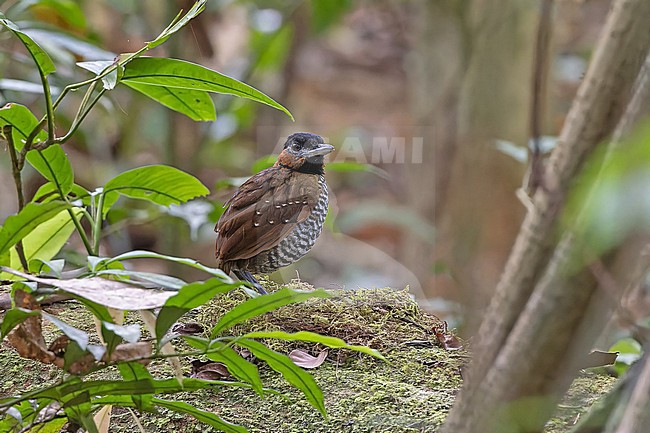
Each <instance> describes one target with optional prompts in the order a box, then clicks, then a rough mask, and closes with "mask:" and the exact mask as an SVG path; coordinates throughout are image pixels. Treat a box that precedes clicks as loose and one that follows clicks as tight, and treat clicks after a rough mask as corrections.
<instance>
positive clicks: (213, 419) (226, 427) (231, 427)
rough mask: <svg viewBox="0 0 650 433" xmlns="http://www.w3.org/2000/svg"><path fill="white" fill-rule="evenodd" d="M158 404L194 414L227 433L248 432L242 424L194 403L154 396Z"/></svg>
mask: <svg viewBox="0 0 650 433" xmlns="http://www.w3.org/2000/svg"><path fill="white" fill-rule="evenodd" d="M152 403H153V404H155V405H156V406H160V407H164V408H167V409H170V410H173V411H174V412H179V413H184V414H187V415H192V416H193V417H194V418H196V419H197V420H199V421H201V422H204V423H206V424H208V425H211V426H212V427H214V428H216V429H219V430H221V431H224V432H226V433H246V432H248V430H247V429H246V428H244V427H242V426H240V425H237V424H231V423H229V422H228V421H224V420H223V419H221V418H219V417H218V416H217V415H215V414H213V413H212V412H206V411H204V410H200V409H197V408H195V407H194V406H192V405H189V404H187V403H184V402H182V401H168V400H162V399H160V398H154V399H153V401H152Z"/></svg>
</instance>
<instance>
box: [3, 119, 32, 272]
mask: <svg viewBox="0 0 650 433" xmlns="http://www.w3.org/2000/svg"><path fill="white" fill-rule="evenodd" d="M2 133H3V135H4V136H5V139H6V140H7V147H9V155H10V156H11V173H12V174H13V177H14V186H15V187H16V196H17V197H18V210H19V211H20V210H22V209H23V208H24V207H25V196H24V194H23V179H22V174H21V172H22V168H23V162H24V160H23V159H22V158H19V155H18V154H17V153H16V148H15V147H14V137H13V125H5V126H4V127H3V128H2ZM16 252H17V253H18V258H19V259H20V264H21V265H22V266H23V269H24V270H25V271H27V270H28V266H27V258H26V257H25V250H24V249H23V243H22V241H19V242H18V243H17V244H16Z"/></svg>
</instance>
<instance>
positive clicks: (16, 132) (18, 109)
mask: <svg viewBox="0 0 650 433" xmlns="http://www.w3.org/2000/svg"><path fill="white" fill-rule="evenodd" d="M38 123H39V122H38V119H37V118H36V116H34V115H33V114H32V112H31V111H29V109H28V108H27V107H25V106H24V105H20V104H14V103H9V104H7V105H5V106H4V107H2V108H0V131H1V130H2V127H3V126H5V125H12V126H13V129H12V136H13V139H14V147H15V148H16V150H21V149H22V148H23V147H24V146H25V140H26V139H27V137H28V136H29V134H31V132H32V130H33V129H34V128H36V127H37V126H38ZM46 138H47V132H45V131H44V130H41V131H40V132H39V133H38V134H37V135H36V140H37V141H42V140H45V139H46Z"/></svg>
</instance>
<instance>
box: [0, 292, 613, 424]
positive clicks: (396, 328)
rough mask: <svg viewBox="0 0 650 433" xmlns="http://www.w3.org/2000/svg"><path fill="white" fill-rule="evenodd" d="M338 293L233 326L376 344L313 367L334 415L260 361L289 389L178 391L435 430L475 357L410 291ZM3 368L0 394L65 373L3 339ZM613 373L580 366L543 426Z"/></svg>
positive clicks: (200, 318) (254, 416) (284, 412)
mask: <svg viewBox="0 0 650 433" xmlns="http://www.w3.org/2000/svg"><path fill="white" fill-rule="evenodd" d="M293 284H294V285H300V283H293ZM333 294H334V297H333V298H331V299H312V300H309V301H306V302H303V303H300V304H295V305H289V306H285V307H282V308H280V309H279V310H276V311H274V312H272V313H267V314H265V315H263V316H261V317H258V318H255V319H252V320H249V321H248V322H246V323H244V324H241V325H238V326H236V327H235V328H233V329H232V330H231V331H232V334H233V335H239V334H242V333H245V332H248V331H251V330H283V331H286V332H297V331H300V330H308V331H314V332H318V333H321V334H324V335H329V336H334V337H339V338H342V339H344V340H345V341H346V342H348V343H350V344H363V345H367V346H370V347H372V348H374V349H377V350H379V351H380V352H381V353H382V354H383V355H384V356H385V357H386V361H382V360H380V359H376V358H372V357H370V356H368V355H364V354H360V353H357V352H352V351H349V350H333V349H330V350H329V351H328V353H327V357H326V360H325V362H324V363H323V364H322V365H320V366H319V367H317V368H314V369H311V370H310V372H311V373H312V374H313V376H314V378H315V380H316V382H317V383H318V385H319V386H320V387H321V389H322V390H323V394H324V396H325V404H326V407H327V411H328V416H329V420H325V419H323V417H322V416H321V415H320V414H319V413H318V411H317V410H316V409H314V408H313V407H311V406H310V405H309V404H308V403H307V401H306V400H305V398H304V396H303V395H302V394H301V393H300V392H299V391H298V390H296V389H295V388H292V387H291V386H290V385H289V384H288V383H287V382H285V381H284V380H283V379H282V377H281V376H280V375H279V374H278V373H276V372H274V371H273V370H271V369H270V368H268V367H267V366H266V365H265V364H259V365H258V366H259V368H260V376H261V377H262V380H263V382H264V384H265V386H266V387H268V388H271V389H275V390H277V391H279V392H280V393H282V394H283V395H284V396H280V395H273V394H272V395H267V396H265V398H264V399H261V398H260V397H259V396H258V395H257V394H255V393H254V392H253V391H251V390H248V389H242V388H230V387H224V388H222V389H220V390H204V391H201V392H195V393H184V394H181V395H177V396H176V398H178V399H180V400H183V401H186V402H188V403H190V404H192V405H195V406H196V407H198V408H200V409H204V410H209V411H213V412H215V413H217V414H218V415H219V416H221V417H222V418H223V419H225V420H228V421H230V422H233V423H237V424H241V425H243V426H245V427H246V428H248V429H249V430H250V431H251V432H283V433H284V432H286V433H292V432H309V433H315V432H332V431H339V432H395V433H399V432H434V431H436V429H437V427H438V426H440V424H441V423H442V422H443V421H444V419H445V416H446V415H447V413H448V412H449V410H450V409H451V407H452V405H453V402H454V398H455V396H456V393H457V392H458V390H459V388H460V386H461V384H462V374H463V370H464V368H465V366H466V364H467V363H468V361H469V355H468V353H467V351H465V350H464V349H459V350H447V349H445V348H442V347H441V344H440V342H439V338H438V337H436V332H435V331H436V330H438V331H440V330H441V329H442V328H441V327H442V323H441V322H440V320H439V319H438V318H436V317H435V316H432V315H429V314H427V313H425V312H423V311H422V310H421V309H420V308H419V307H418V305H417V303H416V302H415V301H413V299H412V297H411V296H410V294H409V293H408V291H406V290H401V291H396V290H393V289H373V290H365V289H362V290H353V291H349V290H348V291H344V290H339V291H333ZM244 299H246V295H245V294H244V293H243V292H241V291H234V292H231V293H230V294H228V295H225V296H222V297H218V298H215V299H213V300H212V301H211V302H210V303H208V304H206V305H204V306H203V307H202V308H200V309H198V310H195V311H192V312H191V314H188V315H186V317H184V318H183V319H181V320H182V322H185V323H194V324H197V323H198V324H200V325H201V326H202V327H203V328H204V329H208V330H209V329H210V328H211V326H212V325H214V324H215V323H216V320H217V319H218V318H219V317H220V316H221V315H222V314H223V313H224V312H225V311H227V310H229V309H230V308H232V307H233V306H234V305H236V304H237V303H239V302H241V301H243V300H244ZM46 310H47V311H49V312H50V313H52V314H56V315H58V316H60V318H62V319H63V320H65V321H67V322H68V323H70V324H72V325H74V326H76V327H78V328H80V329H83V330H85V331H87V332H89V333H95V331H94V329H95V325H94V322H93V319H92V317H91V316H90V315H89V313H88V312H87V310H85V308H83V307H82V306H80V305H79V304H77V303H75V302H72V301H71V302H64V303H59V304H55V305H52V306H49V307H46ZM127 321H130V322H138V321H139V318H138V315H137V314H136V313H129V315H128V316H127ZM44 332H45V337H46V341H51V340H52V339H54V338H55V337H56V336H57V335H58V333H59V332H60V331H58V329H57V328H56V327H54V326H53V325H51V324H49V323H48V322H45V323H44ZM265 343H266V344H267V345H268V346H270V347H271V348H272V349H274V350H276V351H278V352H281V353H286V354H288V353H289V352H290V351H292V350H294V349H300V350H303V351H305V352H308V353H310V354H312V355H314V356H316V355H318V354H319V353H320V352H321V351H323V350H324V348H323V347H322V346H319V345H315V344H311V343H310V344H307V343H301V342H284V341H277V340H268V341H265ZM181 349H182V348H181ZM191 361H192V360H191V359H183V360H182V362H183V365H184V368H185V369H186V371H187V374H190V371H191ZM150 370H151V372H152V374H153V375H154V376H155V377H157V378H169V377H172V372H171V368H170V367H169V365H168V364H167V363H166V362H165V361H154V362H152V363H151V364H150ZM0 371H2V372H3V373H4V380H3V381H2V383H0V397H1V396H7V395H14V394H16V393H20V392H22V391H26V390H31V389H34V388H35V387H38V386H45V385H47V384H51V383H54V382H55V381H57V380H59V379H60V378H62V373H61V372H60V371H59V370H57V369H56V368H54V367H52V366H48V365H43V364H40V363H37V362H35V361H31V360H24V359H21V358H20V357H18V355H17V354H16V353H15V351H14V350H13V349H12V348H11V347H10V346H9V345H8V344H7V343H6V342H3V344H2V347H1V348H0ZM92 377H93V378H118V377H119V375H118V373H117V372H116V371H114V370H113V369H110V368H109V369H107V370H104V371H102V372H101V373H96V374H94V375H92ZM614 381H615V378H612V377H610V376H609V375H607V374H604V373H595V372H582V373H581V374H580V376H579V377H578V378H577V379H576V380H575V381H574V383H573V385H572V387H571V389H570V391H569V392H568V394H567V396H566V398H565V401H564V402H563V403H562V404H561V405H560V407H559V409H558V412H557V414H556V416H555V417H554V418H553V419H552V420H551V421H550V422H549V424H548V426H547V430H546V433H560V432H566V431H568V430H569V429H570V427H571V426H572V425H573V424H574V423H575V422H576V421H577V419H579V418H580V416H581V414H583V413H584V412H586V411H587V410H588V409H589V407H590V406H591V405H592V404H593V402H594V401H595V400H596V399H597V398H598V397H600V396H601V395H602V394H604V393H606V392H607V391H608V390H609V389H610V388H611V386H612V385H613V383H614ZM169 397H170V396H168V398H169ZM137 416H138V418H139V423H140V424H141V425H142V427H143V429H144V431H146V432H151V433H154V432H155V433H158V432H192V431H196V432H199V431H213V430H212V429H211V428H209V427H206V426H205V425H203V424H200V423H199V422H198V421H196V420H194V419H191V418H189V417H186V416H182V415H178V414H176V413H173V412H170V411H167V410H165V409H162V410H160V412H159V413H155V414H152V413H144V414H138V415H137ZM133 431H138V430H137V426H136V423H135V421H134V419H133V415H132V413H130V412H128V411H126V410H122V409H115V408H114V409H113V417H112V420H111V428H110V432H111V433H117V432H133Z"/></svg>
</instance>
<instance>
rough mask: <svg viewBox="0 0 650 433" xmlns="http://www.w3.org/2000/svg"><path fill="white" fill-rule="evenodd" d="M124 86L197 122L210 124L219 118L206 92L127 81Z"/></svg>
mask: <svg viewBox="0 0 650 433" xmlns="http://www.w3.org/2000/svg"><path fill="white" fill-rule="evenodd" d="M124 84H126V85H127V86H129V87H130V88H132V89H133V90H137V91H138V92H140V93H142V94H143V95H145V96H147V97H149V98H151V99H153V100H154V101H156V102H159V103H160V104H162V105H164V106H165V107H167V108H169V109H172V110H174V111H178V112H179V113H182V114H184V115H186V116H187V117H189V118H190V119H192V120H195V121H197V122H209V121H213V120H215V119H216V118H217V111H216V109H215V108H214V103H213V102H212V98H210V95H209V94H208V93H207V92H205V91H202V90H190V89H179V88H174V87H166V86H150V85H147V84H141V83H136V82H131V81H125V82H124Z"/></svg>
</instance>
